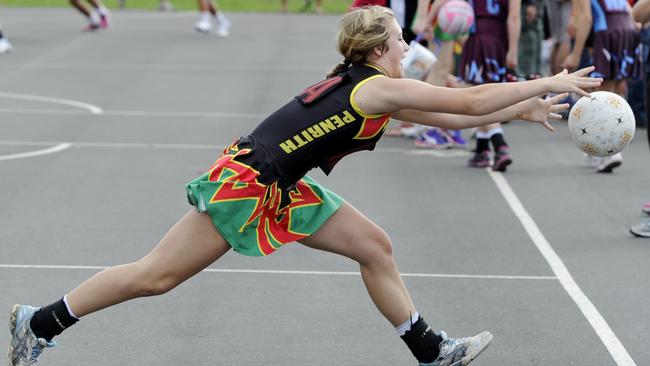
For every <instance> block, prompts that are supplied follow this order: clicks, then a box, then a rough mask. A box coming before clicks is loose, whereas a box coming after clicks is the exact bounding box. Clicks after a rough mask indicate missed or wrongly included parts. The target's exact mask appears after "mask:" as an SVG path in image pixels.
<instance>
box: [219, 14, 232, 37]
mask: <svg viewBox="0 0 650 366" xmlns="http://www.w3.org/2000/svg"><path fill="white" fill-rule="evenodd" d="M230 26H231V23H230V20H228V18H226V17H224V18H223V19H222V20H220V21H219V20H217V35H218V36H220V37H228V35H230Z"/></svg>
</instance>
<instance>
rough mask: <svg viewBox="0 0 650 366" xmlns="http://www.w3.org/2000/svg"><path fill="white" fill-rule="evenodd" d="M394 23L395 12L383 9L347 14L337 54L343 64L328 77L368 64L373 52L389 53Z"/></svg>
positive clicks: (371, 8) (343, 19) (339, 36)
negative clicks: (388, 42)
mask: <svg viewBox="0 0 650 366" xmlns="http://www.w3.org/2000/svg"><path fill="white" fill-rule="evenodd" d="M394 19H395V15H394V14H393V12H392V10H390V9H388V8H385V7H383V6H376V5H375V6H366V7H363V8H357V9H354V10H352V11H350V12H349V13H347V14H345V15H344V16H343V18H342V19H341V23H340V27H339V34H338V46H337V48H338V50H339V52H340V53H341V55H343V62H342V63H340V64H338V65H336V67H335V68H334V69H333V70H332V71H330V72H329V73H328V74H327V77H332V76H334V75H336V74H338V73H341V72H343V71H345V70H347V68H348V67H350V65H353V64H359V63H363V62H365V61H367V59H368V55H370V53H371V52H372V50H373V49H375V48H377V47H380V48H381V49H382V51H387V50H388V46H387V45H386V41H387V40H388V38H389V37H390V24H391V22H392V21H393V20H394Z"/></svg>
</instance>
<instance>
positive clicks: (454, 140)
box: [443, 129, 467, 149]
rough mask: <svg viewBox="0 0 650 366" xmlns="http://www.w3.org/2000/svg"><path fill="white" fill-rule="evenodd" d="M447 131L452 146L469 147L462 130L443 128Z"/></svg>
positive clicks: (456, 147)
mask: <svg viewBox="0 0 650 366" xmlns="http://www.w3.org/2000/svg"><path fill="white" fill-rule="evenodd" d="M443 131H445V132H447V135H448V136H449V137H448V138H447V139H448V140H450V141H449V142H450V143H451V147H453V148H455V149H467V141H465V139H464V138H463V134H462V133H461V132H460V130H446V129H445V130H443Z"/></svg>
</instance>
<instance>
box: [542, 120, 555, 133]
mask: <svg viewBox="0 0 650 366" xmlns="http://www.w3.org/2000/svg"><path fill="white" fill-rule="evenodd" d="M542 126H544V128H546V129H547V130H549V131H551V132H553V131H555V128H554V127H553V126H551V124H550V123H548V121H544V122H542Z"/></svg>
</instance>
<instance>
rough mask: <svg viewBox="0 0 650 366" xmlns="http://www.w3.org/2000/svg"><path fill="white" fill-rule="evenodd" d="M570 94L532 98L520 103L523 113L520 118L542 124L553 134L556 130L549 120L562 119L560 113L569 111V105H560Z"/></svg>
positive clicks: (519, 115)
mask: <svg viewBox="0 0 650 366" xmlns="http://www.w3.org/2000/svg"><path fill="white" fill-rule="evenodd" d="M568 95H569V94H568V93H562V94H558V95H556V96H554V97H550V98H545V99H542V98H538V97H534V98H530V99H528V100H524V101H523V102H520V103H519V107H520V108H521V112H520V113H518V117H519V118H521V119H523V120H525V121H529V122H533V123H541V124H542V126H544V128H546V129H547V130H549V131H551V132H553V131H555V128H553V126H551V125H550V124H549V123H548V120H549V119H558V120H559V119H562V116H561V115H560V114H559V112H562V111H564V110H567V109H569V104H568V103H562V104H559V102H560V101H561V100H562V99H564V98H566V97H567V96H568Z"/></svg>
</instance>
